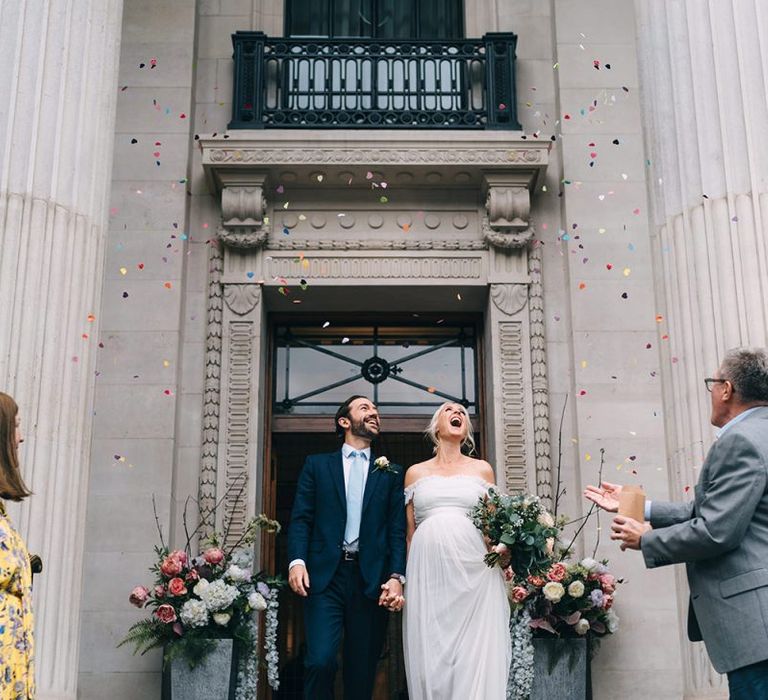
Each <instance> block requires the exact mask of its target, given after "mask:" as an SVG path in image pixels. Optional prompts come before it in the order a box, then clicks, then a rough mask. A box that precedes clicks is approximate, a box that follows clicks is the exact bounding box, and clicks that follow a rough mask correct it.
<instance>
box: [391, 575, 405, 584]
mask: <svg viewBox="0 0 768 700" xmlns="http://www.w3.org/2000/svg"><path fill="white" fill-rule="evenodd" d="M389 578H393V579H395V580H396V581H400V585H401V586H404V585H405V576H403V575H402V574H390V575H389Z"/></svg>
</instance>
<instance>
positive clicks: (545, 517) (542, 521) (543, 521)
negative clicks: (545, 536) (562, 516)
mask: <svg viewBox="0 0 768 700" xmlns="http://www.w3.org/2000/svg"><path fill="white" fill-rule="evenodd" d="M538 520H539V525H544V527H554V526H555V519H554V518H553V517H552V515H551V514H550V513H547V511H546V510H544V511H542V512H541V514H540V515H539V518H538Z"/></svg>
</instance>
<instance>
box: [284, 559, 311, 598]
mask: <svg viewBox="0 0 768 700" xmlns="http://www.w3.org/2000/svg"><path fill="white" fill-rule="evenodd" d="M288 585H289V586H290V587H291V590H292V591H293V592H294V593H297V594H298V595H300V596H301V597H302V598H306V597H307V595H309V574H308V573H307V567H306V566H302V565H301V564H296V565H295V566H292V567H291V570H290V571H289V572H288Z"/></svg>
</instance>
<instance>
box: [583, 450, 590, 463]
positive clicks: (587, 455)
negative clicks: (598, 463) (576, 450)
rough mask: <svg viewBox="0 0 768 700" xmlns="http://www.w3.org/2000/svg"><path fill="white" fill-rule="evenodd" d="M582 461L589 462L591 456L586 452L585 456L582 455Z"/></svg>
mask: <svg viewBox="0 0 768 700" xmlns="http://www.w3.org/2000/svg"><path fill="white" fill-rule="evenodd" d="M584 459H585V460H586V461H587V462H589V461H590V460H591V459H592V455H591V454H589V452H587V454H585V455H584Z"/></svg>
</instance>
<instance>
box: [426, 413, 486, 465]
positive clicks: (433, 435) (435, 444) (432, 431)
mask: <svg viewBox="0 0 768 700" xmlns="http://www.w3.org/2000/svg"><path fill="white" fill-rule="evenodd" d="M446 406H458V407H459V410H460V411H461V412H462V413H463V414H464V418H465V419H466V421H465V422H466V426H467V434H466V435H465V436H464V439H463V440H462V441H461V446H462V447H467V448H469V449H468V450H467V454H470V455H471V454H472V453H473V452H474V451H475V437H474V435H473V434H472V421H471V420H470V418H469V411H467V409H466V407H465V406H462V405H461V404H460V403H457V402H456V401H446V402H445V403H442V404H440V407H439V408H438V409H437V410H436V411H435V412H434V414H433V415H432V419H431V420H430V421H429V425H428V426H427V429H426V430H425V431H424V435H426V436H427V437H428V438H429V440H430V442H431V443H432V452H433V453H434V454H437V450H438V448H439V447H440V437H439V436H438V434H437V422H438V420H439V419H440V414H441V413H442V412H443V410H444V409H445V407H446Z"/></svg>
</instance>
